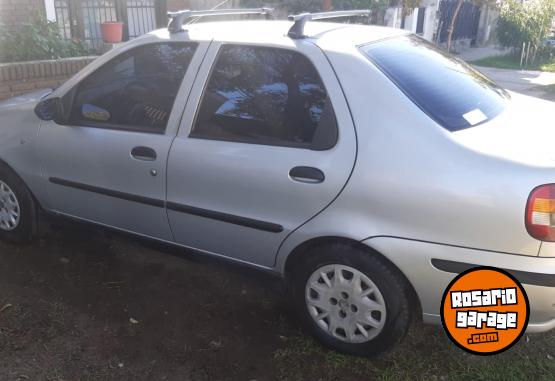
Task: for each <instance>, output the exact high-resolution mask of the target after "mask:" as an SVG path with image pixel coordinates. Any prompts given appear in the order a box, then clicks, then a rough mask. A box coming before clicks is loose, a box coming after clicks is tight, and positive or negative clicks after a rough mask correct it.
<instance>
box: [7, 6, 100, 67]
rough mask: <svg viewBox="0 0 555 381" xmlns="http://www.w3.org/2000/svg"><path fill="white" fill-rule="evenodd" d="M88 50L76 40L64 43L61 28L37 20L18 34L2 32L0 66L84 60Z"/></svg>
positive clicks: (17, 31)
mask: <svg viewBox="0 0 555 381" xmlns="http://www.w3.org/2000/svg"><path fill="white" fill-rule="evenodd" d="M87 53H89V51H88V49H87V48H86V47H85V46H84V45H83V44H82V43H81V42H80V41H77V40H65V39H64V38H63V37H62V36H61V34H60V30H59V29H58V24H57V23H55V22H51V21H48V20H46V19H44V18H42V17H36V18H35V19H34V20H33V22H32V23H31V24H29V25H25V26H21V27H19V28H18V29H17V30H15V31H9V32H0V62H17V61H33V60H46V59H58V58H64V57H76V56H83V55H86V54H87Z"/></svg>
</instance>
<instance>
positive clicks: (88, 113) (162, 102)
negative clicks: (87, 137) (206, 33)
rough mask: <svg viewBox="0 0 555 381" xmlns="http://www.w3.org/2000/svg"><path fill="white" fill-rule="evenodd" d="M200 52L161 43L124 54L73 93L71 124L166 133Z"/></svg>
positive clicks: (187, 46)
mask: <svg viewBox="0 0 555 381" xmlns="http://www.w3.org/2000/svg"><path fill="white" fill-rule="evenodd" d="M196 46H197V44H196V43H158V44H148V45H143V46H140V47H138V48H134V49H132V50H130V51H127V52H125V53H122V54H121V55H119V56H118V57H116V58H114V59H113V60H111V61H110V62H108V63H106V64H105V65H104V66H102V67H100V68H99V69H98V70H96V71H95V72H94V73H93V74H91V75H90V76H89V77H87V78H86V79H85V80H83V81H82V82H81V83H80V84H79V85H78V86H77V87H76V88H75V89H74V90H73V91H72V92H71V93H70V94H71V95H72V105H71V110H70V123H71V124H74V125H83V126H91V127H104V128H116V129H130V130H140V131H146V132H153V133H163V132H164V130H165V129H166V125H167V123H168V119H169V116H170V113H171V110H172V107H173V103H174V101H175V97H176V96H177V92H178V91H179V87H180V85H181V82H182V80H183V77H184V76H185V72H186V71H187V68H188V66H189V63H190V62H191V60H192V58H193V55H194V53H195V50H196Z"/></svg>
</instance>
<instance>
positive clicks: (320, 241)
mask: <svg viewBox="0 0 555 381" xmlns="http://www.w3.org/2000/svg"><path fill="white" fill-rule="evenodd" d="M336 244H342V245H346V246H351V247H354V248H356V249H358V250H361V251H363V252H366V253H368V255H373V256H376V257H378V258H380V259H381V260H383V261H384V263H386V264H387V265H388V266H389V267H390V268H391V269H392V271H394V272H395V273H396V274H397V275H399V277H400V278H401V279H403V281H404V283H405V285H406V287H407V290H408V292H409V295H410V300H411V304H412V305H411V307H412V308H413V311H414V312H415V316H422V313H421V312H422V305H421V302H420V298H419V297H418V294H417V293H416V290H415V288H414V286H413V285H412V283H411V282H410V281H409V279H408V278H407V277H406V276H405V274H404V273H403V272H402V271H401V270H400V269H399V267H398V266H397V265H395V263H393V262H392V261H391V260H390V259H389V258H387V256H385V255H384V254H382V253H380V252H379V251H377V250H376V249H374V248H372V247H371V246H369V245H366V244H364V243H362V242H359V241H356V240H354V239H350V238H345V237H336V236H326V237H316V238H312V239H309V240H308V241H305V242H303V243H301V244H299V245H297V246H296V247H295V248H294V249H293V250H292V251H291V253H290V254H289V255H288V256H287V259H286V260H285V265H284V273H283V276H284V279H285V282H286V283H289V277H290V274H291V270H292V269H293V268H294V266H295V265H296V264H297V263H299V262H300V261H302V259H303V255H304V254H305V253H307V252H308V251H310V250H313V249H314V248H317V247H322V246H328V245H336Z"/></svg>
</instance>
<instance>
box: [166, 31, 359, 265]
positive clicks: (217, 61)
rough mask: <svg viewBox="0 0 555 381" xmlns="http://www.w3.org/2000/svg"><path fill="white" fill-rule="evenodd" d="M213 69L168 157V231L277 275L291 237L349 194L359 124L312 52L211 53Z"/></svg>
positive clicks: (222, 49)
mask: <svg viewBox="0 0 555 381" xmlns="http://www.w3.org/2000/svg"><path fill="white" fill-rule="evenodd" d="M205 60H206V61H207V62H208V64H207V65H206V66H204V67H203V68H202V69H201V71H200V73H199V76H198V77H197V82H196V83H195V86H194V88H193V92H192V94H191V101H190V102H189V103H188V106H187V109H186V112H185V114H184V118H183V121H182V124H181V128H180V132H179V134H178V137H177V138H176V140H175V141H174V144H173V146H172V149H171V151H170V156H169V162H168V196H167V209H168V217H169V221H170V225H171V228H172V231H173V233H174V236H175V239H176V242H177V243H179V244H181V245H185V246H188V247H193V248H196V249H200V250H203V251H206V252H209V253H213V254H216V255H222V256H226V257H231V258H233V259H236V260H239V261H243V262H248V263H251V264H256V265H260V266H264V267H271V266H272V265H273V264H274V261H275V255H276V252H277V250H278V248H279V245H280V244H281V242H282V241H283V240H284V239H285V238H286V237H287V235H289V234H290V233H291V232H293V231H294V230H295V229H296V228H298V227H299V226H301V225H302V224H303V223H304V222H306V221H307V220H309V219H311V218H312V217H314V216H315V215H317V214H318V213H319V212H320V211H321V210H322V209H324V208H325V207H326V206H327V205H329V204H330V203H331V202H332V201H333V199H334V198H335V197H336V196H337V195H338V194H339V193H340V192H341V190H342V188H343V187H344V185H345V184H346V182H347V180H348V178H349V176H350V173H351V171H352V169H353V166H354V162H355V157H356V138H355V133H354V126H353V123H352V120H351V116H350V113H349V110H348V107H347V104H346V101H345V98H344V95H343V93H342V91H341V87H340V85H339V83H338V80H337V78H336V76H335V75H334V72H333V70H332V68H331V67H330V65H329V63H328V61H327V60H326V58H325V56H324V55H323V53H322V52H321V51H320V50H319V49H318V48H317V47H315V46H314V45H312V44H310V43H305V42H302V41H301V42H297V44H296V46H294V45H292V46H290V47H288V48H281V47H272V48H270V47H264V46H253V45H234V44H219V43H218V44H216V43H213V45H212V46H211V48H210V49H209V52H208V53H207V57H206V59H205ZM210 66H211V67H210ZM197 105H198V109H197Z"/></svg>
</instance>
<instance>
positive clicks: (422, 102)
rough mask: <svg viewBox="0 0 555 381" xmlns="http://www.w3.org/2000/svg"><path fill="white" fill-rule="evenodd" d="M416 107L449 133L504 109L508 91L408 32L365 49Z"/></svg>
mask: <svg viewBox="0 0 555 381" xmlns="http://www.w3.org/2000/svg"><path fill="white" fill-rule="evenodd" d="M361 50H362V51H363V52H364V53H365V54H366V56H367V57H368V58H369V59H370V60H371V61H372V62H374V64H376V66H378V68H379V69H380V70H382V71H383V72H384V73H385V74H386V75H387V76H388V77H389V78H390V79H391V80H392V81H393V82H394V83H395V84H396V85H397V86H398V87H399V88H400V89H401V90H402V91H403V92H404V93H405V94H406V95H407V96H408V97H409V98H410V99H411V100H412V101H413V102H414V103H415V104H416V105H417V106H419V107H420V108H421V109H422V110H423V111H424V112H425V113H427V114H428V115H429V116H430V117H431V118H432V119H434V120H435V121H436V122H438V123H439V124H440V125H441V126H443V127H444V128H446V129H447V130H449V131H458V130H462V129H465V128H469V127H473V126H476V125H478V124H481V123H484V122H486V121H488V120H491V119H493V118H495V117H496V116H497V115H499V114H500V113H501V112H502V111H503V110H504V109H505V99H507V98H508V97H509V95H508V93H507V92H506V91H505V90H503V89H502V88H500V87H499V86H497V85H496V84H494V83H493V82H492V81H490V80H489V79H487V78H486V77H485V76H483V75H482V74H481V73H479V72H478V71H477V70H475V69H473V68H472V67H470V66H469V65H467V64H466V63H464V62H463V61H461V60H458V59H456V58H453V57H451V56H449V55H447V54H446V53H444V52H442V51H441V50H439V49H438V48H436V47H435V46H433V45H432V44H430V43H428V42H427V41H425V40H423V39H422V38H420V37H417V36H414V35H412V36H411V35H409V36H403V37H397V38H392V39H388V40H384V41H380V42H376V43H372V44H368V45H365V46H362V47H361Z"/></svg>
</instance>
